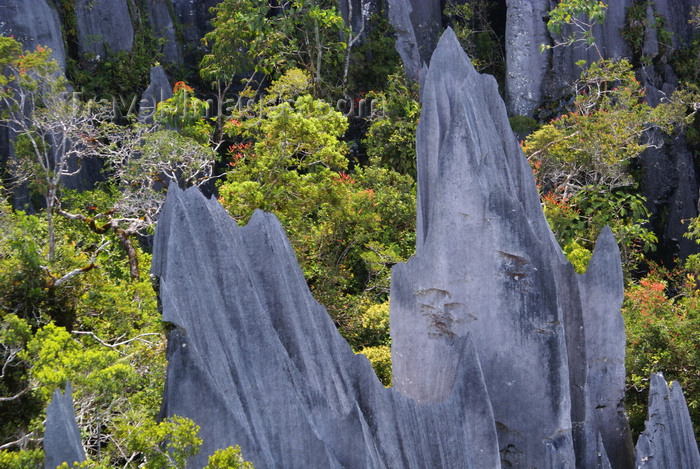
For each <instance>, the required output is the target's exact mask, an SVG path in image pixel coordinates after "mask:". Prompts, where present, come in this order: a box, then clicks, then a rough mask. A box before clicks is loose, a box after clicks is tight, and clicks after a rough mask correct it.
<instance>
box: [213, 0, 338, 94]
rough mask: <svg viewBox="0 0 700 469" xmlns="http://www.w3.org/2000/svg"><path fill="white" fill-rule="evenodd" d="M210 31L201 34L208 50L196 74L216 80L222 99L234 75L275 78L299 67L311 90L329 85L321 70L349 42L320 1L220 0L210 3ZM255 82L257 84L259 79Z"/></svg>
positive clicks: (335, 15) (332, 6)
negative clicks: (311, 86) (216, 2)
mask: <svg viewBox="0 0 700 469" xmlns="http://www.w3.org/2000/svg"><path fill="white" fill-rule="evenodd" d="M212 13H214V14H215V17H214V18H213V19H212V26H213V27H214V30H213V31H211V32H210V33H208V34H206V35H205V37H204V43H205V45H208V46H209V47H210V53H209V54H206V55H205V56H204V58H203V59H202V62H201V64H200V66H201V75H202V78H204V79H205V80H211V81H212V82H214V83H215V85H216V87H217V90H218V93H219V99H221V100H223V98H224V97H225V96H226V93H227V91H228V90H229V88H230V87H231V85H232V84H233V82H234V77H235V76H236V75H237V74H248V73H251V72H253V75H252V76H250V77H249V78H247V80H246V84H247V85H246V86H247V87H248V86H251V85H252V83H254V81H255V80H254V78H255V77H256V74H258V75H260V77H259V78H264V77H265V76H268V75H270V76H272V78H278V77H279V76H280V75H281V74H282V72H283V71H284V70H287V69H290V68H294V67H299V68H302V69H304V70H305V71H307V72H308V73H309V74H310V75H311V76H312V77H313V84H314V88H315V89H316V91H319V90H321V89H323V88H324V87H326V86H328V85H327V84H326V83H325V73H326V71H327V70H328V69H329V68H333V67H335V66H339V65H340V64H341V62H342V60H343V59H342V56H341V53H342V52H343V51H345V50H346V49H347V47H348V45H347V43H346V42H345V41H344V40H343V39H342V37H345V38H346V40H350V41H352V38H351V37H350V33H349V31H348V30H347V29H346V28H345V25H344V22H343V19H342V17H341V16H340V14H339V13H338V11H337V9H336V5H335V4H334V3H332V2H324V1H322V0H289V1H284V2H270V1H267V0H225V1H223V2H221V3H219V4H218V5H217V6H215V7H213V8H212ZM258 83H260V84H261V83H262V81H259V82H258Z"/></svg>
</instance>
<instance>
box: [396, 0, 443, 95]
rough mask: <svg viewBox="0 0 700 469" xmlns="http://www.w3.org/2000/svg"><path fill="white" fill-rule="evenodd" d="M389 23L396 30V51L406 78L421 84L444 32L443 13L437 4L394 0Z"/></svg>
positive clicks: (419, 0) (416, 0)
mask: <svg viewBox="0 0 700 469" xmlns="http://www.w3.org/2000/svg"><path fill="white" fill-rule="evenodd" d="M388 5H389V21H390V22H391V25H392V26H393V27H394V29H395V30H396V36H397V39H396V50H397V52H398V53H399V55H400V56H401V60H402V61H403V65H404V69H405V71H406V75H407V76H408V77H409V78H410V79H412V80H414V81H418V77H419V75H420V70H421V67H422V66H423V64H424V63H426V64H427V63H428V62H430V57H431V55H432V53H433V50H434V49H435V45H436V44H437V39H438V37H439V36H440V33H441V31H442V10H441V8H440V2H439V1H437V0H428V1H424V0H391V1H389V4H388Z"/></svg>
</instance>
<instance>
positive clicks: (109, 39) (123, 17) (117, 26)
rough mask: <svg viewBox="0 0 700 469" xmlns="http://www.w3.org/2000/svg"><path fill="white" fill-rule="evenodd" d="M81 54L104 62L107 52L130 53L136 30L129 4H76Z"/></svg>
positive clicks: (113, 0) (84, 0)
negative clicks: (99, 58) (123, 51)
mask: <svg viewBox="0 0 700 469" xmlns="http://www.w3.org/2000/svg"><path fill="white" fill-rule="evenodd" d="M75 19H76V29H77V33H78V50H79V51H80V53H81V54H86V53H87V54H94V55H95V56H98V55H99V56H100V57H101V58H103V59H104V58H105V56H106V54H107V52H108V51H109V52H119V51H122V50H127V51H128V50H131V47H132V46H133V45H134V27H133V25H132V24H131V14H130V12H129V7H128V6H127V4H126V0H76V2H75Z"/></svg>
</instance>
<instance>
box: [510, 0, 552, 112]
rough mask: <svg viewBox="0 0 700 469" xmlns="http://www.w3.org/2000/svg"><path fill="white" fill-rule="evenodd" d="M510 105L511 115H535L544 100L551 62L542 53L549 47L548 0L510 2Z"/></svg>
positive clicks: (513, 0)
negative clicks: (544, 83)
mask: <svg viewBox="0 0 700 469" xmlns="http://www.w3.org/2000/svg"><path fill="white" fill-rule="evenodd" d="M506 6H507V15H506V80H505V82H506V86H505V92H506V103H507V104H508V111H509V112H510V113H511V115H531V114H532V112H533V111H534V110H535V108H537V106H539V105H540V102H541V101H542V91H543V90H542V83H543V82H544V80H545V77H546V74H547V72H548V68H549V59H548V57H547V55H546V54H542V53H540V51H539V48H540V45H541V44H548V43H549V41H550V39H549V35H548V34H547V25H546V20H545V18H546V16H547V15H548V14H549V10H550V8H549V1H548V0H531V1H522V0H506Z"/></svg>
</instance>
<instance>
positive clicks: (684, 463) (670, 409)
mask: <svg viewBox="0 0 700 469" xmlns="http://www.w3.org/2000/svg"><path fill="white" fill-rule="evenodd" d="M650 381H651V384H650V387H649V419H648V420H647V421H646V424H645V429H644V431H643V432H642V434H641V435H639V439H638V440H637V464H636V467H637V468H638V469H662V468H671V467H673V468H676V469H694V468H698V467H700V453H698V445H697V443H696V442H695V434H694V433H693V425H692V423H691V421H690V414H689V413H688V406H687V404H686V402H685V398H684V397H683V392H682V391H681V387H680V385H679V384H678V383H677V382H676V381H674V382H673V383H671V386H670V387H669V386H668V384H666V380H665V379H664V376H663V375H662V374H661V373H655V374H653V375H651V380H650Z"/></svg>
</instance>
